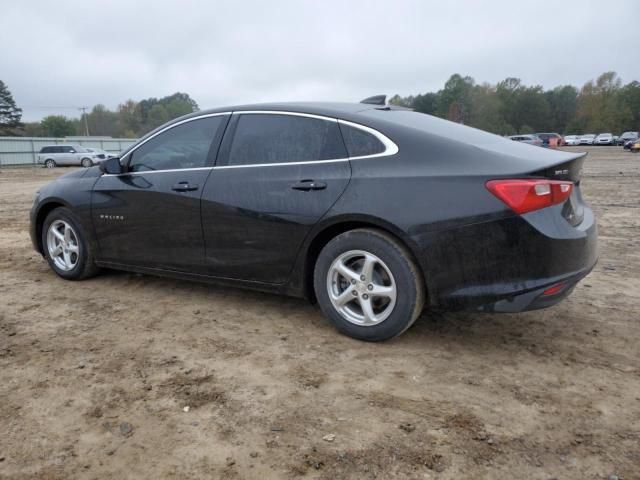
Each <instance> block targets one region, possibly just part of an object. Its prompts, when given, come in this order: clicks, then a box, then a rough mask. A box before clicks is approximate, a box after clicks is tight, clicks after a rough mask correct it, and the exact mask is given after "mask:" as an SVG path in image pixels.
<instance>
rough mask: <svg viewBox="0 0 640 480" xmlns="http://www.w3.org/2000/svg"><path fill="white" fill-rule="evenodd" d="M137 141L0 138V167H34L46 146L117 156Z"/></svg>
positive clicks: (87, 138) (123, 139)
mask: <svg viewBox="0 0 640 480" xmlns="http://www.w3.org/2000/svg"><path fill="white" fill-rule="evenodd" d="M136 141H137V139H136V138H108V137H67V138H47V137H0V167H4V166H10V165H36V164H37V163H38V157H37V155H38V152H39V151H40V149H41V148H42V147H46V146H47V145H58V144H74V145H82V146H83V147H89V148H100V149H102V150H104V151H106V152H109V153H114V154H118V153H120V152H122V151H123V150H124V149H126V148H127V147H128V146H129V145H132V144H133V143H135V142H136Z"/></svg>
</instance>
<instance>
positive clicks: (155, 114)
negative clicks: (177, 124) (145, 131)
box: [147, 103, 171, 130]
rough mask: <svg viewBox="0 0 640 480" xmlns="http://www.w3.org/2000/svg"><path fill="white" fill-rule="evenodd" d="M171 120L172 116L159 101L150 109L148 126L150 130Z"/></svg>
mask: <svg viewBox="0 0 640 480" xmlns="http://www.w3.org/2000/svg"><path fill="white" fill-rule="evenodd" d="M169 120H171V118H170V117H169V112H167V109H166V108H165V107H164V106H163V105H161V104H159V103H157V104H155V105H154V106H153V107H151V109H150V110H149V114H148V116H147V126H148V128H149V130H153V129H154V128H156V127H159V126H160V125H162V124H163V123H166V122H168V121H169Z"/></svg>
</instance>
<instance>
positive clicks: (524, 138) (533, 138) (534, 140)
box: [509, 133, 542, 147]
mask: <svg viewBox="0 0 640 480" xmlns="http://www.w3.org/2000/svg"><path fill="white" fill-rule="evenodd" d="M509 138H510V139H511V140H513V141H514V142H522V143H528V144H529V145H535V146H536V147H541V146H542V139H541V138H540V137H538V136H537V135H534V134H532V133H531V134H527V135H511V136H510V137H509Z"/></svg>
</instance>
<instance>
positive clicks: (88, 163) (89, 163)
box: [81, 158, 93, 168]
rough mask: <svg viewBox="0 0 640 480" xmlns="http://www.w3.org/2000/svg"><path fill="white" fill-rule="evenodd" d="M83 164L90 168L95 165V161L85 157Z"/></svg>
mask: <svg viewBox="0 0 640 480" xmlns="http://www.w3.org/2000/svg"><path fill="white" fill-rule="evenodd" d="M81 164H82V166H83V167H84V168H89V167H91V166H93V162H92V161H91V159H90V158H83V159H82V162H81Z"/></svg>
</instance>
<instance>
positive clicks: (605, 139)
mask: <svg viewBox="0 0 640 480" xmlns="http://www.w3.org/2000/svg"><path fill="white" fill-rule="evenodd" d="M593 144H594V145H613V134H611V133H601V134H600V135H598V136H597V137H596V139H595V140H594V141H593Z"/></svg>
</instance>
